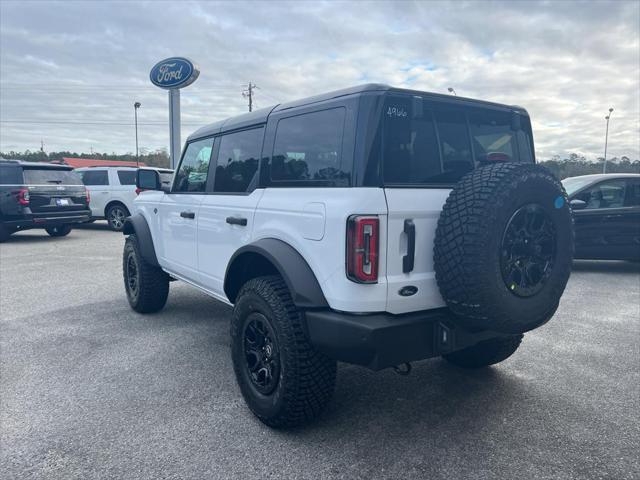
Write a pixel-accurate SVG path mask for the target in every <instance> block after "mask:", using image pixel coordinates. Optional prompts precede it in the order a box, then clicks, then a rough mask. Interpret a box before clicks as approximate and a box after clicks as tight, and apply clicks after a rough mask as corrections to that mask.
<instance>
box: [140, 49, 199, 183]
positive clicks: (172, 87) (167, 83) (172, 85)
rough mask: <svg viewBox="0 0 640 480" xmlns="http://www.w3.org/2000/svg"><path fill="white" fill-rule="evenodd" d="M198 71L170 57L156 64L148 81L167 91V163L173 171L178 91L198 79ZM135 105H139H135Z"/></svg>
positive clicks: (177, 149) (179, 150) (177, 148)
mask: <svg viewBox="0 0 640 480" xmlns="http://www.w3.org/2000/svg"><path fill="white" fill-rule="evenodd" d="M199 75H200V69H199V68H198V66H197V65H196V64H194V63H193V62H192V61H191V60H189V59H188V58H185V57H171V58H167V59H165V60H162V61H160V62H158V63H156V64H155V65H154V66H153V68H152V69H151V72H149V80H151V83H153V84H154V85H155V86H156V87H160V88H164V89H165V90H168V91H169V148H170V152H169V162H170V163H171V168H173V169H174V170H175V169H176V167H177V166H178V162H180V154H181V153H182V142H181V141H180V89H181V88H184V87H188V86H189V85H191V84H192V83H193V82H195V81H196V80H197V79H198V76H199ZM136 105H138V106H139V105H140V104H139V103H136Z"/></svg>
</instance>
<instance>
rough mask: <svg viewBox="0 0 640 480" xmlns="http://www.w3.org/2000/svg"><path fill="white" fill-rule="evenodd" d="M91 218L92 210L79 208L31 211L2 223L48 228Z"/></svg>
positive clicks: (21, 226) (18, 226) (13, 225)
mask: <svg viewBox="0 0 640 480" xmlns="http://www.w3.org/2000/svg"><path fill="white" fill-rule="evenodd" d="M89 218H91V212H90V210H77V211H74V212H62V213H48V214H38V213H30V214H26V215H24V216H23V217H21V218H16V219H12V220H5V221H3V222H2V223H3V224H4V225H7V226H10V227H15V228H46V227H50V226H55V225H67V224H74V223H84V222H87V221H89Z"/></svg>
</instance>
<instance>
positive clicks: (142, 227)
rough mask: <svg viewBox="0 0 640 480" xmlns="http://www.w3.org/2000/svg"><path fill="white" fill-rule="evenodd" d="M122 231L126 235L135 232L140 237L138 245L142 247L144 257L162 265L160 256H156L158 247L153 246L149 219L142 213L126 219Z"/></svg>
mask: <svg viewBox="0 0 640 480" xmlns="http://www.w3.org/2000/svg"><path fill="white" fill-rule="evenodd" d="M122 233H123V234H124V235H134V234H135V236H136V238H137V239H138V247H139V248H140V253H141V254H142V258H144V260H145V261H146V262H147V263H150V264H151V265H153V266H154V267H159V266H160V264H159V263H158V257H156V249H155V247H154V246H153V238H152V237H151V230H150V229H149V224H147V220H146V219H145V218H144V216H143V215H142V214H141V213H136V214H134V215H132V216H130V217H127V218H126V219H125V221H124V227H123V228H122Z"/></svg>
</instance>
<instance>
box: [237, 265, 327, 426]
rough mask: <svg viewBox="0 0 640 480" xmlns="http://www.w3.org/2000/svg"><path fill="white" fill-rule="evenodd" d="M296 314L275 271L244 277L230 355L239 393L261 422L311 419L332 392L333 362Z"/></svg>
mask: <svg viewBox="0 0 640 480" xmlns="http://www.w3.org/2000/svg"><path fill="white" fill-rule="evenodd" d="M302 315H303V313H302V312H300V311H299V310H298V309H297V308H296V306H295V305H294V304H293V301H292V299H291V295H290V293H289V290H288V288H287V286H286V284H285V283H284V281H283V280H282V278H281V277H279V276H268V277H259V278H254V279H252V280H249V281H248V282H247V283H246V284H245V285H244V286H243V287H242V289H241V291H240V293H239V295H238V300H237V302H236V304H235V307H234V310H233V319H232V322H231V355H232V360H233V368H234V371H235V374H236V379H237V381H238V385H239V386H240V390H241V392H242V396H243V397H244V399H245V401H246V402H247V405H248V406H249V408H250V409H251V411H252V412H253V413H254V414H255V415H256V416H257V417H258V418H259V419H260V420H261V421H262V422H263V423H265V424H266V425H269V426H270V427H274V428H284V427H293V426H296V425H300V424H303V423H306V422H308V421H310V420H313V419H314V418H316V417H317V416H318V415H319V414H320V413H321V412H322V410H323V409H324V408H325V406H326V405H327V403H329V400H330V399H331V397H332V395H333V390H334V387H335V381H336V362H335V361H334V360H331V359H330V358H328V357H326V356H325V355H323V354H322V353H320V352H318V351H317V350H316V349H315V348H314V347H313V345H311V344H310V343H309V340H308V339H307V337H306V336H305V334H304V331H303V328H302V318H303V317H302Z"/></svg>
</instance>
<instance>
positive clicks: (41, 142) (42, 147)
mask: <svg viewBox="0 0 640 480" xmlns="http://www.w3.org/2000/svg"><path fill="white" fill-rule="evenodd" d="M40 151H41V152H42V153H44V140H43V139H40Z"/></svg>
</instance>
